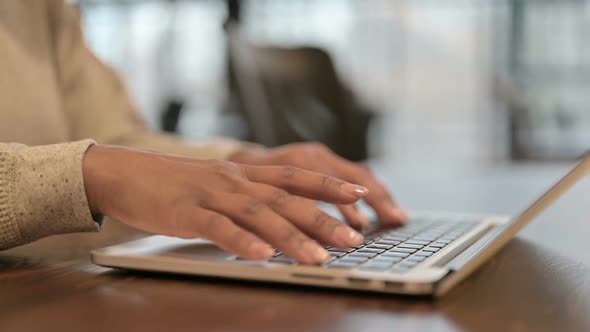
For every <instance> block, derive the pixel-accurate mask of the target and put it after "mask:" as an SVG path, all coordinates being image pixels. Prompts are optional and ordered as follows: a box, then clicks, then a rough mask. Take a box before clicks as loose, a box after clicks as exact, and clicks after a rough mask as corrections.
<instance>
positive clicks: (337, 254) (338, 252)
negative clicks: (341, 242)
mask: <svg viewBox="0 0 590 332" xmlns="http://www.w3.org/2000/svg"><path fill="white" fill-rule="evenodd" d="M328 252H329V253H330V255H331V256H332V257H342V256H344V255H346V253H345V252H341V251H328Z"/></svg>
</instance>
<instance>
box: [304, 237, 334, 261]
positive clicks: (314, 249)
mask: <svg viewBox="0 0 590 332" xmlns="http://www.w3.org/2000/svg"><path fill="white" fill-rule="evenodd" d="M303 250H304V251H305V252H307V253H308V254H310V255H311V256H312V257H313V259H314V260H315V261H316V262H318V263H322V262H325V261H327V260H328V258H330V253H329V252H327V251H326V250H325V249H324V248H322V247H320V246H319V245H317V243H315V242H311V241H308V242H305V243H304V244H303Z"/></svg>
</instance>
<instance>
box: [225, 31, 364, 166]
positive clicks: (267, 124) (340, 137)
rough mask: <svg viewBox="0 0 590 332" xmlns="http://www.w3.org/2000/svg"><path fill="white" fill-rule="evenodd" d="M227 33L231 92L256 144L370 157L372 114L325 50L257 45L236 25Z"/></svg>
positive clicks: (351, 158)
mask: <svg viewBox="0 0 590 332" xmlns="http://www.w3.org/2000/svg"><path fill="white" fill-rule="evenodd" d="M226 31H227V36H228V53H229V55H228V57H229V59H228V61H229V64H228V65H229V84H230V90H231V92H232V94H233V96H234V98H236V101H237V105H236V106H237V108H238V110H239V112H240V113H241V114H242V115H243V116H244V118H245V119H246V122H247V123H248V126H249V127H250V130H251V137H250V139H251V140H252V141H254V142H257V143H261V144H263V145H266V146H269V147H273V146H278V145H283V144H287V143H292V142H301V141H315V142H321V143H323V144H325V145H327V146H328V147H330V148H331V149H332V150H333V151H335V152H336V153H337V154H339V155H340V156H342V157H344V158H346V159H349V160H354V161H358V160H363V159H365V158H366V157H367V134H368V128H369V123H370V121H371V118H372V117H373V113H372V112H370V111H368V110H366V109H364V108H362V107H360V106H359V105H358V104H357V102H356V101H355V99H354V97H353V95H352V93H351V92H350V91H349V90H348V89H347V88H346V87H345V86H344V84H343V83H342V82H341V81H340V79H339V78H338V76H337V74H336V71H335V68H334V64H333V62H332V60H331V58H330V56H329V55H328V54H327V53H326V52H325V51H323V50H321V49H318V48H313V47H298V48H281V47H262V46H257V45H254V44H252V43H251V42H249V41H247V40H246V39H245V38H243V37H242V36H241V33H240V30H239V28H238V27H237V26H236V25H234V24H231V23H230V24H227V25H226Z"/></svg>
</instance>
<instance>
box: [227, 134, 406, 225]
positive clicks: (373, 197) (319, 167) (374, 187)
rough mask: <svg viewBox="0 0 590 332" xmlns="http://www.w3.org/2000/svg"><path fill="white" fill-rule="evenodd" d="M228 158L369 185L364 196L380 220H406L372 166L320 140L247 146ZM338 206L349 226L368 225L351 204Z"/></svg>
mask: <svg viewBox="0 0 590 332" xmlns="http://www.w3.org/2000/svg"><path fill="white" fill-rule="evenodd" d="M230 160H232V161H235V162H239V163H244V164H251V165H288V166H295V167H299V168H303V169H306V170H309V171H314V172H319V173H323V174H328V175H331V176H334V177H337V178H340V179H343V180H345V181H349V182H352V183H357V184H360V185H362V186H365V187H366V188H368V189H369V194H368V195H367V196H365V197H363V199H364V200H365V201H366V202H367V204H368V205H369V206H371V207H372V208H373V209H374V210H375V212H376V213H377V217H378V218H379V221H381V222H383V223H386V224H393V225H399V224H404V223H405V222H406V221H407V217H406V214H405V213H404V211H403V210H402V209H401V208H399V207H398V206H397V205H396V203H395V201H394V200H393V197H392V196H391V195H390V194H389V192H388V191H387V189H385V187H384V186H383V184H382V183H381V182H380V181H379V180H378V179H377V178H376V177H375V175H373V173H372V172H371V170H369V169H368V168H367V167H364V166H361V165H358V164H355V163H352V162H349V161H347V160H345V159H342V158H340V157H339V156H337V155H336V154H334V153H333V152H332V151H330V150H329V149H328V148H326V147H325V146H323V145H322V144H318V143H294V144H289V145H285V146H282V147H279V148H274V149H265V148H253V147H251V146H246V147H245V148H243V149H241V150H239V151H238V152H236V153H234V154H233V155H232V156H231V157H230ZM338 208H339V210H340V212H341V213H342V215H343V216H344V217H345V218H346V219H347V220H348V222H349V223H350V224H351V225H352V226H354V227H356V228H363V227H365V226H367V225H368V223H369V221H368V220H367V219H366V217H364V216H363V215H362V214H361V213H359V211H358V210H357V208H356V206H355V205H354V204H352V203H349V204H340V205H338Z"/></svg>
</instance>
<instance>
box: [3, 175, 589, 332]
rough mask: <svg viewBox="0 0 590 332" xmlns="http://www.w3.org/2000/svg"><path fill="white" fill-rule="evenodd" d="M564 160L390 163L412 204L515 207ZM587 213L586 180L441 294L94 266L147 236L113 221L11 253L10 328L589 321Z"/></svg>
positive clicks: (515, 325)
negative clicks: (92, 258)
mask: <svg viewBox="0 0 590 332" xmlns="http://www.w3.org/2000/svg"><path fill="white" fill-rule="evenodd" d="M437 169H438V168H437ZM566 169H567V167H564V166H562V165H557V166H541V165H521V166H514V165H512V166H497V167H489V168H481V169H476V170H472V171H465V170H452V169H451V170H446V169H445V170H444V171H443V170H440V169H438V170H437V171H434V170H432V169H428V168H426V167H422V168H419V167H405V168H404V167H401V166H400V167H398V168H396V169H394V168H389V167H382V168H381V169H380V171H381V173H382V174H384V175H385V176H386V177H387V178H388V179H389V180H390V185H391V187H392V188H393V189H394V191H395V193H396V194H397V197H398V198H399V199H400V201H401V202H402V204H404V205H405V206H407V207H408V208H410V209H436V210H453V211H457V210H458V211H467V212H477V211H480V212H488V213H509V214H513V213H516V212H517V211H519V210H520V209H522V208H523V207H524V206H526V204H528V203H530V201H531V200H532V199H533V198H534V197H535V196H537V195H538V194H539V193H540V192H541V191H542V190H543V189H544V188H545V187H546V186H547V185H548V184H550V183H551V182H552V181H553V180H555V179H556V178H557V177H559V176H560V175H561V174H562V173H563V172H564V171H565V170H566ZM589 215H590V181H585V182H584V183H582V184H581V185H579V186H578V187H576V188H575V190H574V191H573V192H571V193H570V194H569V195H567V196H566V197H565V198H564V199H562V200H561V201H560V202H559V203H558V204H557V205H555V206H554V207H553V208H552V209H550V210H549V211H548V212H547V213H545V214H544V215H543V216H542V217H540V218H538V219H537V220H536V221H535V222H534V223H533V224H531V225H529V226H528V227H527V228H526V229H525V230H524V231H523V232H522V233H521V234H519V236H518V238H516V239H514V240H513V241H511V242H510V244H509V245H508V246H507V247H506V248H505V249H503V250H502V251H501V252H500V253H499V254H498V255H496V256H495V257H494V258H493V259H492V260H491V261H489V262H488V263H487V264H485V266H483V267H482V268H481V269H479V270H478V271H477V272H476V273H474V274H473V275H471V276H470V277H469V278H468V279H467V280H466V281H465V282H463V283H462V284H460V285H459V286H457V287H456V288H455V289H454V290H452V291H451V292H450V293H449V294H448V296H446V297H444V298H442V299H439V300H432V299H428V298H408V297H400V296H390V295H375V294H368V293H357V292H344V291H340V290H326V289H316V288H309V287H295V286H288V285H287V286H284V285H269V284H261V283H247V282H238V281H231V280H229V281H228V280H217V279H205V278H194V277H179V276H170V275H157V274H146V273H133V272H121V271H114V270H110V269H106V268H102V267H97V266H94V265H92V264H91V263H89V261H88V252H89V250H90V249H91V248H95V247H101V246H105V245H109V244H113V243H118V242H122V241H125V240H127V239H130V238H134V237H137V236H138V234H136V233H134V232H133V231H131V230H129V229H126V228H125V227H123V226H121V225H119V224H116V223H113V222H111V223H109V224H108V225H107V226H106V227H105V229H104V230H103V232H101V233H98V234H72V235H65V236H56V237H52V238H48V239H44V240H41V241H38V242H36V243H33V244H30V245H27V246H23V247H20V248H16V249H13V250H9V251H5V252H1V253H0V331H322V332H327V331H462V330H463V331H590V244H589V242H590V241H589V237H590V220H589V219H590V217H589ZM48 222H50V221H48Z"/></svg>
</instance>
